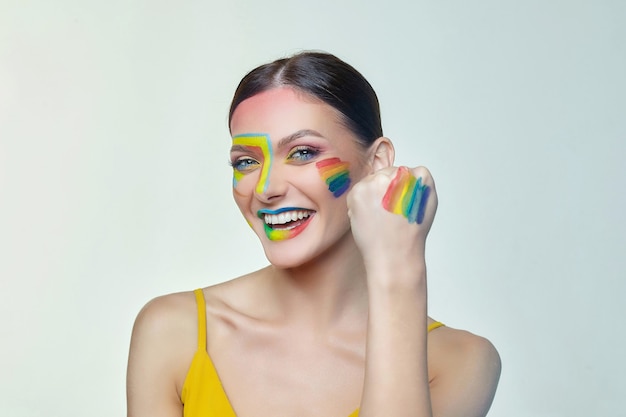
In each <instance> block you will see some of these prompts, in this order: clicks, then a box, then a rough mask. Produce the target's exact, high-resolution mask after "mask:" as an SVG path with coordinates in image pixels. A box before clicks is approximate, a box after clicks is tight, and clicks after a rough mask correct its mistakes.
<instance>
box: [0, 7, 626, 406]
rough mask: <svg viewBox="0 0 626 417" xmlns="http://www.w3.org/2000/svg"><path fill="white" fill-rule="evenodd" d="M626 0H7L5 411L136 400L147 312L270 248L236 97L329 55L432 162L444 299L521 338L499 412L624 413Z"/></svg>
mask: <svg viewBox="0 0 626 417" xmlns="http://www.w3.org/2000/svg"><path fill="white" fill-rule="evenodd" d="M625 4H626V3H625V2H622V1H618V0H616V1H609V0H604V1H602V0H595V1H593V0H589V1H565V0H561V1H538V0H530V1H528V0H527V1H496V0H493V1H460V0H449V1H447V0H438V1H409V0H406V1H393V0H392V1H390V0H387V1H376V2H364V1H356V0H353V1H338V0H318V1H315V2H310V1H307V2H304V1H286V0H273V1H253V0H248V1H225V0H222V1H215V0H202V1H200V0H189V1H173V0H171V1H155V0H153V1H139V0H131V1H126V0H124V1H122V0H113V1H106V2H105V1H81V0H58V1H43V0H40V1H35V0H33V1H23V0H0V187H1V189H0V332H1V333H0V337H1V341H0V415H2V416H12V417H38V416H45V417H50V416H59V417H61V416H63V417H73V416H76V417H79V416H80V417H83V416H90V417H104V416H115V415H124V413H125V399H124V396H125V394H124V384H125V381H124V379H125V366H126V358H127V352H128V343H129V338H130V332H131V327H132V323H133V320H134V318H135V315H136V314H137V312H138V311H139V309H140V308H141V307H142V305H143V304H144V303H145V302H147V301H148V300H149V299H151V298H152V297H155V296H157V295H160V294H164V293H168V292H173V291H182V290H190V289H193V288H196V287H200V286H206V285H209V284H212V283H217V282H220V281H223V280H226V279H229V278H231V277H234V276H237V275H239V274H242V273H244V272H247V271H249V270H251V269H253V268H257V267H260V266H262V265H264V264H265V259H264V257H263V254H262V251H261V248H260V245H259V244H258V243H257V241H256V238H255V237H254V236H253V235H252V233H251V231H250V230H249V228H248V226H247V225H246V223H245V222H244V221H243V220H242V219H241V218H240V215H239V213H238V211H237V208H236V206H235V205H234V203H233V202H232V198H231V195H230V192H231V172H230V169H229V167H228V165H227V158H228V148H229V145H230V138H229V135H228V131H227V128H226V119H227V110H228V104H229V100H230V98H231V95H232V92H233V91H234V88H235V87H236V84H237V82H238V81H239V79H240V78H241V77H242V76H243V75H244V73H245V72H247V71H248V70H249V69H251V68H252V67H254V66H256V65H258V64H260V63H263V62H266V61H268V60H272V59H274V58H278V57H281V56H283V55H286V54H290V53H293V52H296V51H299V50H302V49H322V50H326V51H329V52H332V53H335V54H337V55H338V56H340V57H341V58H344V59H345V60H347V61H348V62H350V63H351V64H353V65H354V66H356V67H357V68H358V69H360V70H361V71H362V72H363V73H364V75H365V76H366V77H367V78H368V79H369V80H370V81H371V83H372V84H373V85H374V87H375V88H376V90H377V92H378V93H379V97H380V100H381V104H382V112H383V121H384V128H385V132H386V134H387V135H388V136H389V137H391V138H392V139H393V140H394V141H395V144H396V147H397V150H398V154H399V156H398V162H399V163H401V164H406V165H418V164H420V165H426V166H428V167H429V168H430V169H431V171H432V172H433V175H434V177H435V180H436V182H437V186H438V191H439V195H440V208H439V213H438V215H437V219H436V222H435V226H434V227H433V229H432V232H431V236H430V238H429V239H430V240H429V250H428V261H429V285H430V309H431V311H430V312H431V315H432V316H434V317H435V318H437V319H439V320H442V321H444V322H445V323H447V324H448V325H450V326H453V327H461V328H466V329H469V330H471V331H473V332H475V333H478V334H481V335H485V336H487V337H488V338H490V339H491V340H492V341H493V343H494V344H495V345H496V346H497V347H498V349H499V351H500V353H501V355H502V360H503V363H504V366H503V371H502V379H501V382H500V387H499V390H498V393H497V396H496V400H495V402H494V405H493V408H492V411H491V413H490V416H494V417H526V416H528V417H531V416H532V417H543V416H551V417H552V416H563V417H589V416H625V415H626V411H624V400H623V395H624V392H626V384H625V383H624V382H623V381H624V379H623V378H624V374H626V365H625V360H624V351H625V350H626V343H625V341H624V328H625V326H624V319H623V317H624V312H625V308H624V302H623V298H624V295H625V293H626V291H625V290H626V287H625V284H624V277H625V271H626V262H625V258H626V250H625V249H626V241H625V237H624V236H625V235H626V227H625V222H624V215H625V213H626V197H625V192H626V187H625V185H624V184H625V182H626V181H625V180H626V174H625V172H624V159H625V157H626V147H625V134H626V122H625V120H624V119H625V115H626V105H625V104H626V103H625V101H626V100H625V97H626V83H625V80H624V78H625V74H626V58H625V40H626V30H625V27H626V18H625V17H626V7H625Z"/></svg>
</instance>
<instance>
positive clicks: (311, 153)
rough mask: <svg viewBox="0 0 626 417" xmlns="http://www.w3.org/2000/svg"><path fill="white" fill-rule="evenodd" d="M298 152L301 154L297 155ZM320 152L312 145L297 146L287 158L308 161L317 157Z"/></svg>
mask: <svg viewBox="0 0 626 417" xmlns="http://www.w3.org/2000/svg"><path fill="white" fill-rule="evenodd" d="M298 153H300V154H301V155H300V156H295V155H296V154H298ZM319 153H320V151H319V149H316V148H312V147H310V146H296V147H295V148H293V150H292V151H291V152H289V155H287V159H295V160H297V161H299V162H307V161H310V160H311V159H313V158H315V157H316V156H317V155H318V154H319Z"/></svg>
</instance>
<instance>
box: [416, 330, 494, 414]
mask: <svg viewBox="0 0 626 417" xmlns="http://www.w3.org/2000/svg"><path fill="white" fill-rule="evenodd" d="M428 355H429V372H430V381H431V382H430V386H431V396H432V400H433V410H434V411H437V412H436V413H435V415H437V416H456V415H462V416H484V415H486V414H487V411H488V410H489V407H490V406H491V402H492V401H493V397H494V395H495V391H496V387H497V385H498V380H499V378H500V371H501V361H500V355H499V354H498V351H497V350H496V348H495V347H494V345H493V344H492V343H491V342H490V341H489V340H488V339H486V338H484V337H481V336H478V335H475V334H473V333H470V332H468V331H465V330H458V329H454V328H450V327H441V328H439V329H436V330H434V331H433V332H432V334H431V336H430V337H429V342H428Z"/></svg>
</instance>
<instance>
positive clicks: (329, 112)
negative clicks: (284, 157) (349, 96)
mask: <svg viewBox="0 0 626 417" xmlns="http://www.w3.org/2000/svg"><path fill="white" fill-rule="evenodd" d="M230 128H231V134H232V136H233V137H234V136H239V135H245V134H250V133H265V134H268V135H269V136H270V137H271V138H272V139H274V138H280V137H284V136H286V135H289V134H292V133H293V132H296V131H299V130H303V129H311V130H316V131H318V132H320V133H322V134H323V135H324V136H326V135H328V136H327V137H332V136H333V135H336V134H337V133H338V130H339V129H343V130H347V129H346V128H345V127H344V125H343V123H342V122H341V116H340V114H339V113H338V112H337V111H336V110H335V109H334V108H332V107H331V106H329V105H328V104H326V103H324V102H321V101H320V100H317V99H315V98H313V97H310V96H308V95H306V94H304V93H301V92H299V91H297V90H295V89H293V88H290V87H279V88H274V89H271V90H268V91H264V92H262V93H260V94H257V95H255V96H252V97H250V98H248V99H246V100H244V101H242V102H241V103H240V104H239V105H238V106H237V108H236V109H235V111H234V112H233V117H232V119H231V122H230Z"/></svg>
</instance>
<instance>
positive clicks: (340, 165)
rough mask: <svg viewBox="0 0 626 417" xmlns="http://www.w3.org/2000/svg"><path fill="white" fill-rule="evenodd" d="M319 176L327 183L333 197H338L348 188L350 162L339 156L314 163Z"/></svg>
mask: <svg viewBox="0 0 626 417" xmlns="http://www.w3.org/2000/svg"><path fill="white" fill-rule="evenodd" d="M315 166H316V167H317V169H318V170H319V173H320V176H321V177H322V179H323V180H324V182H326V184H327V185H328V190H329V191H330V192H331V193H333V195H334V196H335V198H337V197H340V196H341V195H342V194H343V193H345V192H346V191H347V190H348V188H350V172H349V171H348V168H349V167H350V164H349V163H347V162H343V161H341V159H339V158H328V159H324V160H323V161H319V162H318V163H316V164H315Z"/></svg>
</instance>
